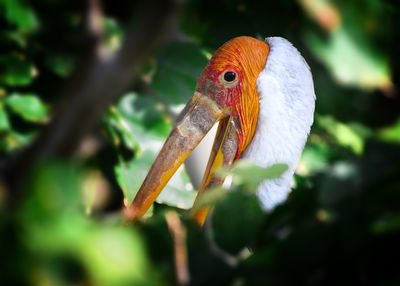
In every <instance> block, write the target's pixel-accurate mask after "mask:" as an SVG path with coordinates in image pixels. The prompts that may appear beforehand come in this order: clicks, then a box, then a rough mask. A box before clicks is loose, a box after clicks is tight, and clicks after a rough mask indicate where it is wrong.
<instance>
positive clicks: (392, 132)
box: [377, 118, 400, 143]
mask: <svg viewBox="0 0 400 286" xmlns="http://www.w3.org/2000/svg"><path fill="white" fill-rule="evenodd" d="M377 135H378V138H379V139H381V140H383V141H386V142H393V143H400V118H399V119H398V120H397V122H396V123H395V124H393V125H392V126H389V127H386V128H382V129H380V130H379V131H378V134H377Z"/></svg>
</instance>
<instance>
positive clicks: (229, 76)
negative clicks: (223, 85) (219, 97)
mask: <svg viewBox="0 0 400 286" xmlns="http://www.w3.org/2000/svg"><path fill="white" fill-rule="evenodd" d="M235 78H236V74H235V73H234V72H231V71H229V72H226V73H225V75H224V80H226V81H228V82H230V81H234V80H235Z"/></svg>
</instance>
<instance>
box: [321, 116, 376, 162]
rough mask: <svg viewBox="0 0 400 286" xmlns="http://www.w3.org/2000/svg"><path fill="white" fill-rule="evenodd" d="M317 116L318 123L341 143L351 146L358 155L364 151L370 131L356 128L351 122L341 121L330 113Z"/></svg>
mask: <svg viewBox="0 0 400 286" xmlns="http://www.w3.org/2000/svg"><path fill="white" fill-rule="evenodd" d="M315 118H316V121H317V124H318V125H319V126H320V127H321V128H323V129H325V130H326V131H327V132H328V133H329V134H330V135H331V136H332V137H333V138H334V139H335V140H336V142H337V143H338V144H339V145H341V146H344V147H349V148H350V149H351V150H352V151H353V152H354V153H356V154H358V155H360V154H362V153H363V151H364V140H365V137H367V136H368V134H369V132H364V130H361V129H360V128H357V127H356V128H355V127H353V126H352V125H350V124H344V123H342V122H339V121H337V120H336V119H335V118H333V117H332V116H330V115H325V116H323V115H316V116H315ZM358 126H359V125H358Z"/></svg>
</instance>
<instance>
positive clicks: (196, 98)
mask: <svg viewBox="0 0 400 286" xmlns="http://www.w3.org/2000/svg"><path fill="white" fill-rule="evenodd" d="M230 114H231V110H230V109H229V108H227V109H221V108H219V107H218V105H217V104H216V103H215V102H214V101H213V100H211V99H210V98H209V97H207V96H205V95H203V94H201V93H199V92H195V94H194V95H193V97H192V98H191V100H190V101H189V102H188V104H187V105H186V107H185V109H184V110H183V111H182V113H181V115H180V116H179V118H178V120H177V124H176V125H175V127H174V128H173V130H172V131H171V133H170V134H169V136H168V138H167V140H166V141H165V143H164V146H163V147H162V149H161V151H160V153H159V154H158V156H157V158H156V160H155V162H154V163H153V166H152V167H151V169H150V171H149V173H148V174H147V177H146V178H145V180H144V182H143V184H142V186H141V187H140V189H139V191H138V193H137V195H136V197H135V199H134V200H133V202H132V204H131V205H130V206H128V207H127V208H126V209H125V211H124V216H125V219H126V220H135V219H138V218H139V217H141V216H142V215H143V214H144V213H145V212H146V211H147V210H148V209H149V207H150V206H151V204H152V203H153V202H154V200H155V199H156V198H157V196H158V195H159V194H160V192H161V191H162V189H163V188H164V187H165V185H166V184H167V183H168V181H169V180H170V179H171V177H172V175H173V174H174V173H175V172H176V170H177V169H178V168H179V166H180V165H181V164H182V163H183V162H184V161H185V159H186V158H187V157H188V156H189V154H190V153H191V152H192V151H193V150H194V149H195V148H196V146H197V145H198V144H199V143H200V141H201V140H202V139H203V137H204V136H205V135H206V134H207V132H208V131H209V130H210V129H211V128H212V126H213V125H214V124H215V123H216V122H217V121H220V120H221V122H220V124H219V128H218V132H217V135H216V139H215V142H214V146H213V149H212V151H211V156H210V160H209V162H208V166H207V169H206V175H205V176H204V178H203V182H202V184H201V187H200V191H199V193H202V192H203V190H204V189H205V188H206V187H207V185H208V184H209V183H210V181H212V180H211V176H210V174H212V171H213V170H214V169H215V168H216V167H217V166H219V165H220V163H219V162H220V161H221V162H222V164H223V162H224V158H223V154H222V151H221V146H222V143H223V142H224V138H225V137H226V134H227V130H228V126H229V121H230ZM228 153H229V152H228ZM229 157H232V156H229ZM212 158H213V159H212ZM228 161H230V160H228ZM214 162H216V163H215V164H214ZM196 200H197V199H196ZM207 213H208V211H207ZM206 216H207V214H205V217H206ZM195 217H196V216H195ZM203 217H204V214H203V215H202V216H201V218H203ZM205 217H204V220H205ZM196 219H197V218H196ZM204 220H202V221H199V220H198V222H199V223H200V224H202V223H203V222H204Z"/></svg>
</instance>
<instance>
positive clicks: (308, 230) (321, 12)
mask: <svg viewBox="0 0 400 286" xmlns="http://www.w3.org/2000/svg"><path fill="white" fill-rule="evenodd" d="M89 2H90V1H89ZM101 3H102V4H103V13H104V16H103V19H102V21H101V25H102V31H103V36H102V41H103V44H104V48H105V52H106V53H108V54H109V55H112V53H114V52H116V51H118V49H119V47H120V46H121V43H122V41H123V39H124V30H125V29H126V27H127V26H129V25H132V24H134V23H132V19H135V17H136V16H137V15H136V14H135V13H140V11H141V5H140V3H137V1H121V3H118V4H116V3H115V1H114V2H111V1H109V0H103V1H101ZM87 8H88V5H87V3H86V2H84V1H67V0H58V1H49V0H36V1H24V0H0V23H1V27H2V28H1V31H0V43H1V45H0V50H1V54H0V156H1V162H6V159H7V158H10V157H11V156H12V155H14V154H16V153H17V152H18V151H19V150H21V149H22V148H23V147H25V146H27V145H28V144H29V143H31V142H32V140H34V139H35V138H36V136H37V134H39V132H40V130H41V129H42V127H43V126H44V125H45V124H47V122H48V121H49V120H51V117H52V114H53V113H54V112H56V111H55V110H56V109H55V103H56V102H57V101H58V100H59V97H58V94H60V92H61V90H62V88H63V87H64V86H66V84H67V81H68V79H69V78H70V77H71V76H72V75H73V74H74V72H75V71H76V69H77V67H78V66H80V65H82V64H84V63H85V60H86V58H85V57H86V56H87V54H86V48H87V44H88V42H90V39H89V38H90V36H89V35H88V34H87V27H86V18H87ZM133 11H138V12H135V13H134V12H133ZM399 11H400V10H399V7H398V5H397V4H395V2H392V1H386V0H385V1H381V0H367V1H361V0H351V1H344V0H343V1H329V0H298V1H289V0H285V1H275V2H270V1H241V0H224V1H211V0H203V1H200V0H192V1H187V3H186V6H185V7H184V9H183V11H182V13H181V15H180V18H179V21H178V24H177V28H176V30H175V31H173V32H172V33H171V34H170V35H169V38H168V40H167V41H166V42H165V43H164V45H163V46H162V47H160V48H159V49H158V50H157V52H156V53H155V54H154V55H152V57H151V58H150V59H148V61H147V62H146V63H145V64H144V65H143V67H141V69H140V70H138V73H137V79H136V81H137V82H136V83H132V86H131V88H130V89H129V90H128V91H126V92H125V94H124V95H123V96H122V97H121V98H120V100H119V101H118V102H116V103H115V104H114V105H113V106H110V108H109V110H107V112H106V113H105V114H104V116H103V118H102V122H101V124H99V126H97V127H96V128H95V129H94V130H92V133H91V134H90V136H88V137H90V138H94V143H93V142H92V141H91V140H89V139H90V138H89V139H88V140H84V141H85V142H89V143H90V142H92V143H90V144H88V145H85V144H84V143H85V142H84V143H82V146H81V147H80V148H79V151H78V154H77V156H74V159H70V160H66V159H58V160H55V161H43V162H40V163H39V164H38V165H37V166H36V167H35V168H34V170H33V172H32V173H31V174H30V176H29V179H28V181H27V183H26V188H25V190H24V191H25V192H24V196H23V198H22V201H21V203H20V204H19V205H18V208H17V209H16V210H15V211H12V212H11V211H10V210H9V209H8V207H7V204H8V202H7V191H6V189H5V187H4V185H3V183H2V182H1V181H0V237H1V244H0V257H1V259H0V284H2V285H72V284H74V285H174V284H176V283H177V281H176V277H175V264H174V251H175V250H174V238H173V237H172V236H171V234H170V232H169V226H168V225H167V222H166V220H165V213H166V211H171V210H173V211H175V212H177V213H178V214H179V217H180V219H181V222H182V225H183V228H184V229H185V230H186V240H185V241H184V243H185V245H184V246H183V247H184V248H185V247H186V248H187V253H188V267H189V275H190V284H191V285H206V284H210V285H321V284H324V285H343V284H345V285H367V284H368V285H399V283H400V281H399V280H400V276H399V273H398V269H399V260H398V257H399V254H400V253H399V250H398V249H399V248H398V241H399V238H400V212H399V209H400V208H399V205H400V179H399V174H400V164H399V162H400V145H399V143H400V112H399V111H400V97H399V78H400V77H399V72H400V57H399V52H398V50H399V47H400V41H399V39H400V29H399V25H398V19H399V16H400V15H399ZM240 35H249V36H254V37H258V38H264V37H267V36H282V37H285V38H287V39H288V40H290V41H291V42H292V43H293V44H294V45H295V46H296V47H297V48H298V49H299V50H300V51H301V52H302V54H303V56H304V57H305V58H306V60H307V62H308V63H309V65H310V67H311V69H312V72H313V77H314V84H315V92H316V95H317V101H316V116H315V123H314V126H313V130H312V132H311V136H310V138H309V141H308V143H307V146H306V147H305V150H304V152H303V156H302V160H301V162H300V164H299V166H298V168H297V171H296V173H297V174H296V176H295V187H294V189H293V191H292V193H291V195H290V197H289V199H288V200H287V202H286V203H284V204H282V205H280V206H278V207H277V208H276V209H275V210H273V211H272V212H270V213H263V212H262V211H261V209H260V206H259V204H258V201H257V199H256V197H255V195H254V185H255V184H256V183H257V182H258V181H259V180H261V179H264V178H274V177H276V176H279V174H280V173H281V172H284V170H285V166H283V165H275V166H272V167H271V168H270V169H267V170H265V169H262V168H257V167H255V166H252V165H249V164H247V163H246V162H239V164H237V165H236V166H234V167H233V168H232V169H228V170H222V171H220V172H222V173H223V174H225V175H227V174H229V175H232V177H233V185H232V187H231V191H230V192H226V191H225V190H224V189H222V188H217V189H214V190H212V191H211V192H210V193H209V195H208V197H206V198H205V202H203V203H204V204H206V205H210V204H212V205H214V206H215V207H214V208H213V211H212V214H211V217H210V219H209V220H208V221H207V223H206V226H205V228H204V229H200V228H199V227H198V226H197V225H195V224H194V223H193V222H192V221H191V219H190V218H189V215H188V212H187V211H186V209H188V208H190V207H191V205H192V204H193V200H194V197H195V195H196V193H195V190H194V189H193V186H192V185H191V183H190V178H189V177H188V175H187V173H186V171H185V169H184V168H180V169H179V171H178V172H177V174H176V175H175V176H174V178H173V179H172V180H171V182H170V183H169V184H168V186H167V188H166V190H165V191H164V192H163V193H162V195H161V196H160V197H159V198H158V200H157V203H156V204H155V205H154V207H153V208H152V209H151V210H150V212H149V215H148V218H147V219H143V220H142V221H140V222H138V223H136V224H134V225H126V224H124V223H123V222H122V219H121V215H120V209H121V207H122V205H123V201H124V202H125V204H126V203H129V202H130V201H131V200H132V199H133V197H134V195H135V194H136V192H137V190H138V188H139V186H140V185H141V183H142V181H143V179H144V176H145V175H146V173H147V171H148V170H149V168H150V166H151V164H152V162H153V160H154V158H155V156H156V154H157V152H158V150H159V149H160V148H161V145H162V143H163V141H164V140H165V138H166V136H167V135H168V132H169V131H170V130H171V128H172V124H173V121H174V119H175V117H176V116H177V114H178V113H179V111H180V110H181V109H182V108H183V106H184V104H185V103H186V101H187V100H188V99H189V98H190V96H191V95H192V94H193V91H194V88H195V84H196V79H197V77H198V76H199V75H200V73H201V71H202V69H203V68H204V66H205V64H206V63H207V60H208V59H209V57H210V55H211V54H212V53H213V52H214V51H215V50H216V49H217V48H218V47H219V46H220V45H221V44H223V43H224V42H225V41H227V40H229V39H231V38H233V37H235V36H240ZM85 146H86V147H85ZM87 146H89V147H87ZM150 214H152V216H151V217H149V216H150Z"/></svg>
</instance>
